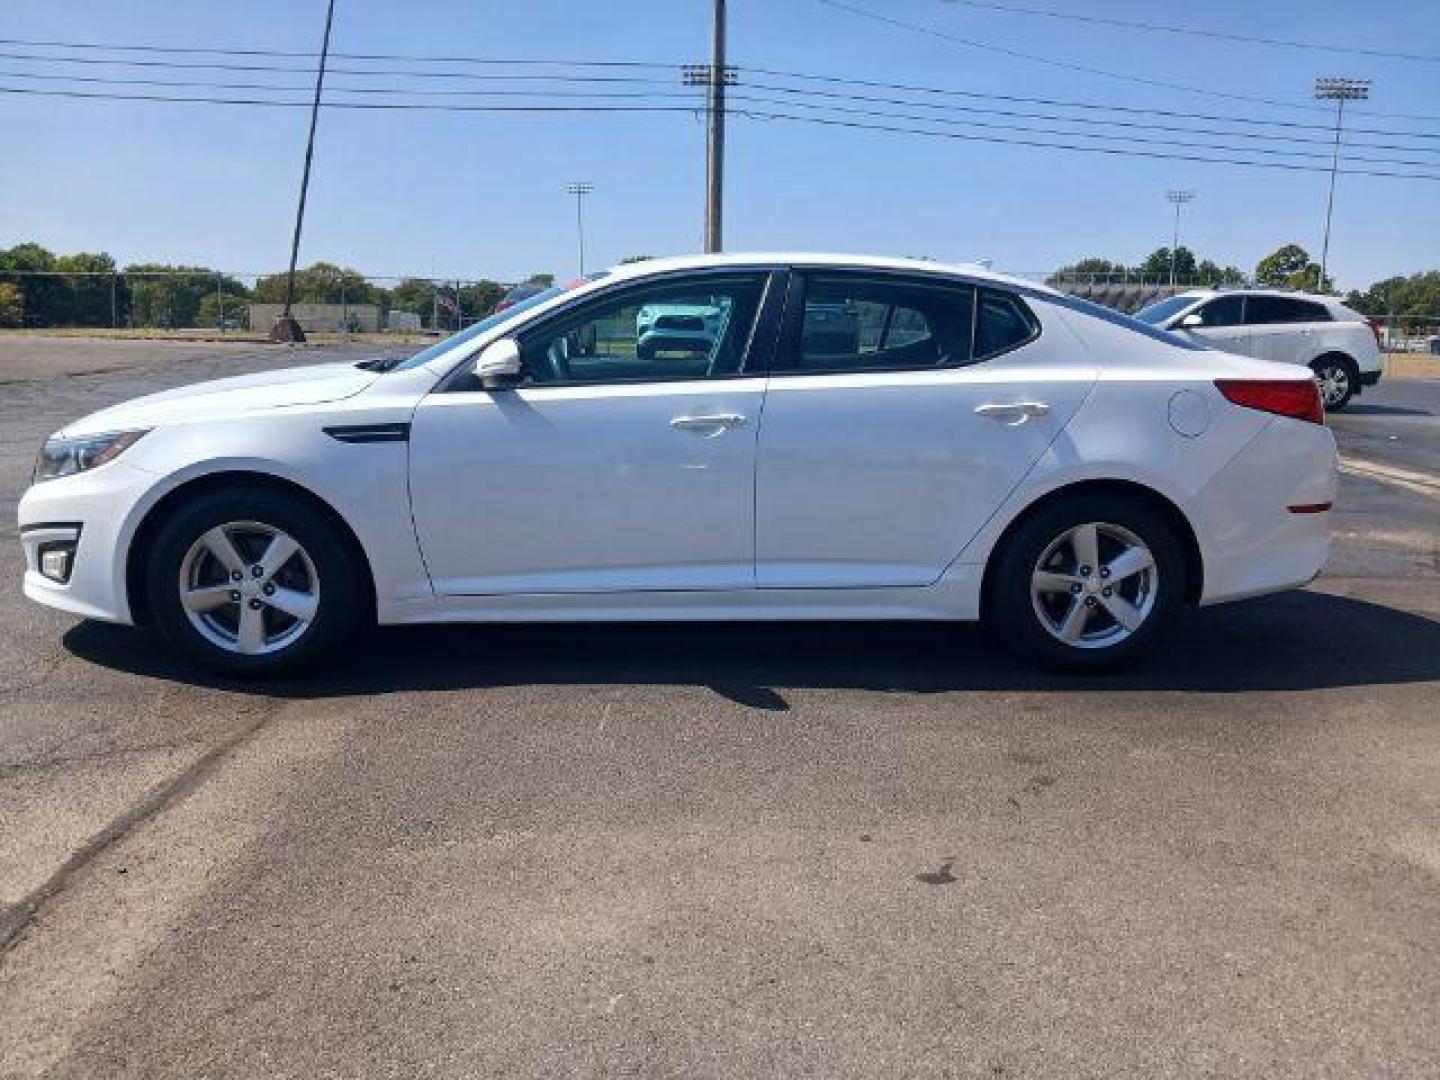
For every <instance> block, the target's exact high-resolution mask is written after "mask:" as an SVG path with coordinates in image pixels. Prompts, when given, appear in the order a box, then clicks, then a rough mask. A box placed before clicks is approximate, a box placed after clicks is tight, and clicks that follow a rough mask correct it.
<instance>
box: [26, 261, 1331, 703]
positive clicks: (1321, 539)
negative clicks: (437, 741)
mask: <svg viewBox="0 0 1440 1080" xmlns="http://www.w3.org/2000/svg"><path fill="white" fill-rule="evenodd" d="M656 305H660V306H667V307H672V306H681V307H683V306H686V305H697V306H710V307H722V308H723V309H724V310H725V311H726V312H727V313H728V314H727V318H726V319H725V320H724V327H723V331H722V332H720V333H719V334H718V335H717V336H716V338H715V340H714V341H713V342H712V343H711V345H710V347H709V349H708V351H706V352H705V353H704V354H703V355H699V356H697V355H693V354H692V353H690V352H689V351H681V352H679V353H678V354H677V353H672V352H669V351H666V350H660V351H653V350H646V349H640V348H638V347H637V345H638V342H637V330H636V327H637V314H638V313H639V312H640V311H642V310H643V309H645V308H646V307H647V306H650V307H652V308H654V307H655V306H656ZM836 312H843V313H844V316H845V324H846V326H847V327H848V328H849V329H847V332H846V333H844V334H837V333H834V332H832V330H831V329H830V327H831V324H833V323H834V322H835V314H836ZM579 341H588V342H591V343H593V345H592V347H590V348H586V349H579V348H575V347H574V344H575V343H576V342H579ZM1322 421H1323V411H1322V408H1321V404H1320V400H1319V396H1318V394H1317V391H1316V386H1315V381H1314V380H1313V379H1312V378H1311V376H1310V373H1309V372H1308V371H1306V370H1305V369H1303V368H1297V367H1295V366H1292V365H1281V364H1274V363H1268V362H1264V361H1260V360H1253V359H1248V358H1245V357H1239V356H1233V355H1229V354H1225V353H1221V352H1217V351H1214V350H1212V349H1209V348H1206V347H1204V346H1202V345H1198V344H1197V343H1195V342H1193V341H1189V340H1186V339H1185V338H1182V337H1178V336H1175V335H1172V334H1170V333H1168V332H1165V331H1161V330H1156V329H1154V328H1152V327H1150V326H1146V325H1144V324H1142V323H1139V322H1136V321H1134V320H1132V319H1129V318H1126V317H1125V316H1121V315H1117V314H1115V313H1114V312H1110V311H1108V310H1105V309H1103V308H1098V307H1095V306H1093V305H1091V304H1088V303H1086V302H1084V301H1078V300H1074V299H1072V298H1069V297H1066V296H1063V295H1061V294H1059V293H1056V292H1053V291H1051V290H1049V289H1045V288H1040V287H1037V286H1034V285H1030V284H1027V283H1025V282H1021V281H1016V280H1012V279H1009V278H1005V277H1002V276H999V275H995V274H991V273H988V272H986V271H984V270H981V269H978V268H973V267H946V266H941V265H938V264H935V263H929V262H918V261H910V260H895V259H879V258H867V257H838V256H805V255H775V256H755V255H749V256H746V255H724V256H705V257H693V258H681V259H662V260H652V261H648V262H644V263H639V264H635V265H634V266H630V267H625V268H623V269H620V270H616V271H613V272H611V273H608V274H604V275H601V276H599V277H598V278H597V279H595V280H592V281H589V282H586V283H583V284H582V285H581V286H580V287H579V288H575V289H572V290H569V291H565V290H559V289H552V290H548V291H546V292H543V293H541V294H539V295H537V296H535V297H532V298H530V299H529V300H526V301H525V302H523V303H521V304H518V305H516V306H514V307H510V308H508V309H506V310H505V311H503V312H501V313H500V314H498V315H496V316H493V317H492V318H490V319H487V320H485V321H483V322H480V323H477V324H476V325H475V326H472V327H470V328H469V329H467V330H465V331H464V332H463V333H461V334H457V335H456V336H454V337H452V338H450V339H449V340H446V341H443V342H440V343H438V344H436V345H434V346H432V347H431V348H428V349H426V350H424V351H423V352H420V353H418V354H416V355H415V356H412V357H410V358H409V359H407V360H399V361H372V362H367V363H362V364H339V363H337V364H327V365H322V366H318V367H305V368H296V369H290V370H284V371H279V372H271V373H266V374H261V375H252V376H246V377H242V378H235V379H224V380H221V381H218V382H212V383H206V384H203V385H200V386H193V387H189V388H185V389H180V390H172V391H169V392H166V393H161V394H154V395H151V396H149V397H144V398H140V399H138V400H136V401H131V402H128V403H126V404H123V405H117V406H115V407H114V408H110V409H107V410H104V411H102V412H100V413H97V414H95V415H93V416H90V417H87V418H85V419H83V420H79V421H76V422H75V423H74V424H71V425H70V426H68V427H67V428H65V429H64V430H63V431H61V432H59V433H57V434H56V435H54V436H53V437H52V438H51V439H50V440H49V441H48V442H47V443H46V444H45V447H44V449H43V450H42V452H41V454H40V459H39V462H38V464H37V467H36V473H35V482H34V484H33V486H32V487H31V488H30V489H29V491H27V492H26V494H25V496H24V498H23V499H22V500H21V503H20V510H19V517H20V527H21V538H22V541H23V544H24V547H25V555H26V572H25V586H24V587H25V592H26V594H27V595H28V596H29V597H30V598H32V599H34V600H37V601H39V602H40V603H43V604H48V605H51V606H52V607H57V608H61V609H63V610H65V611H69V612H73V613H75V614H77V615H81V616H84V617H86V618H92V619H102V620H106V621H110V622H117V623H126V624H139V623H152V624H154V625H156V626H158V628H159V629H160V631H161V632H162V633H163V634H164V636H165V637H166V638H167V639H168V641H169V642H170V643H171V644H172V645H173V646H174V647H175V648H177V649H178V650H180V651H182V652H183V653H184V654H186V655H188V656H189V657H191V658H193V659H194V660H196V661H199V662H202V663H205V664H208V665H210V666H212V667H217V668H220V669H223V670H225V671H227V672H229V673H232V674H245V673H257V674H258V673H268V672H271V671H274V670H277V669H280V668H287V667H291V666H294V665H297V664H299V663H301V662H303V661H309V660H311V659H313V658H314V657H315V656H317V655H318V654H320V653H322V652H324V651H326V650H328V649H331V648H333V647H334V646H335V645H336V644H337V643H338V642H340V641H341V640H342V639H343V638H344V637H345V636H346V635H347V634H349V633H350V632H351V631H353V630H355V629H357V628H359V627H361V626H363V625H365V624H367V623H370V622H374V621H378V622H380V623H387V624H400V623H434V622H469V621H490V622H520V621H566V620H637V619H649V620H693V619H795V620H799V619H955V620H969V619H977V618H978V619H984V620H986V621H987V622H988V623H989V624H990V625H991V626H993V627H994V628H995V630H996V631H997V632H998V633H999V634H1000V635H1001V636H1002V637H1003V638H1004V639H1005V640H1006V641H1008V642H1009V643H1010V644H1011V645H1013V646H1014V647H1016V648H1018V649H1020V650H1021V651H1023V652H1024V653H1026V654H1028V655H1029V656H1031V657H1033V658H1035V659H1037V660H1039V661H1042V662H1047V663H1050V664H1058V665H1062V666H1069V667H1072V668H1092V667H1098V666H1103V665H1106V664H1110V663H1113V662H1114V661H1117V660H1121V659H1124V658H1127V657H1130V656H1133V655H1134V654H1136V653H1137V652H1139V651H1140V650H1142V649H1144V648H1145V647H1147V646H1149V645H1150V644H1151V643H1152V642H1153V641H1154V640H1155V639H1156V638H1157V637H1159V636H1160V634H1161V631H1162V630H1163V628H1164V626H1165V624H1166V623H1167V622H1168V621H1169V620H1170V618H1171V616H1172V615H1174V614H1175V612H1176V611H1178V610H1179V609H1180V608H1181V607H1182V606H1184V605H1187V604H1190V605H1193V604H1202V605H1203V604H1211V603H1216V602H1218V601H1223V600H1234V599H1238V598H1240V597H1247V596H1254V595H1257V594H1260V593H1266V592H1272V591H1276V590H1280V589H1288V588H1292V587H1294V586H1298V585H1301V584H1303V583H1305V582H1307V581H1309V580H1310V579H1312V578H1313V577H1314V576H1315V575H1316V574H1317V573H1319V571H1320V568H1321V567H1322V566H1323V565H1324V563H1325V560H1326V557H1327V555H1328V553H1329V550H1330V531H1329V516H1330V515H1329V513H1328V512H1329V510H1330V506H1331V502H1332V500H1333V499H1334V497H1335V484H1336V479H1335V444H1334V440H1333V439H1332V437H1331V435H1330V432H1329V431H1328V430H1327V429H1326V428H1325V426H1324V424H1323V422H1322Z"/></svg>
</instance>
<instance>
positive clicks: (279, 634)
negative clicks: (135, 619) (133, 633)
mask: <svg viewBox="0 0 1440 1080" xmlns="http://www.w3.org/2000/svg"><path fill="white" fill-rule="evenodd" d="M347 551H348V545H347V544H346V542H345V538H344V537H343V536H341V535H340V534H339V531H338V530H337V529H336V527H335V526H334V524H332V523H331V521H330V520H329V519H328V518H327V516H326V515H325V514H323V513H321V512H320V511H318V510H316V509H315V508H314V507H312V506H310V505H309V504H308V503H306V502H305V501H304V500H302V499H299V498H296V497H294V496H290V495H287V494H285V493H283V492H276V491H271V490H267V489H259V488H257V489H235V490H230V491H221V492H213V493H210V494H207V495H202V496H200V497H198V498H196V499H195V500H193V501H191V502H189V503H186V504H185V505H183V506H182V507H181V508H180V509H179V510H178V511H177V512H176V513H174V514H173V515H172V516H171V517H170V518H169V519H168V520H167V521H166V522H165V523H164V524H163V525H162V526H161V527H160V529H159V530H158V532H157V533H155V534H154V548H153V550H152V551H151V552H149V553H147V555H148V558H147V563H146V592H147V597H148V600H149V604H150V610H151V612H152V613H153V614H154V617H155V622H156V624H157V625H158V626H159V628H160V631H161V632H162V633H163V634H164V635H165V637H166V638H167V639H168V640H169V641H170V642H171V644H173V645H174V646H175V647H176V648H177V649H178V650H180V651H181V652H182V653H184V654H185V655H186V656H187V657H189V658H190V659H192V660H194V661H195V662H197V663H200V664H203V665H205V666H207V667H210V668H212V669H215V670H218V671H222V672H224V673H226V674H229V675H259V674H270V673H276V672H280V671H283V670H291V669H294V668H296V667H298V666H300V665H302V664H304V663H307V662H310V661H312V660H314V659H315V658H317V657H318V656H319V655H321V654H322V653H324V652H326V651H328V650H329V649H331V648H333V647H334V646H335V645H337V644H338V643H339V642H340V641H341V640H343V638H344V637H345V636H346V635H347V634H348V633H349V632H350V631H351V630H352V629H353V628H354V626H355V624H356V623H357V622H358V620H359V614H360V598H361V590H360V588H359V584H358V580H357V576H356V569H355V567H354V566H353V564H352V560H350V559H348V558H347V556H346V553H347Z"/></svg>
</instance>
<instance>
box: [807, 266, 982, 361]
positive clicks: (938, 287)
mask: <svg viewBox="0 0 1440 1080" xmlns="http://www.w3.org/2000/svg"><path fill="white" fill-rule="evenodd" d="M974 305H975V290H974V289H973V288H971V287H970V286H968V285H958V284H957V285H950V284H931V283H928V282H918V281H907V280H903V279H892V278H885V277H865V276H862V275H853V274H843V273H829V274H812V275H809V276H807V278H806V279H805V305H804V310H803V312H802V313H801V319H800V334H799V341H798V342H797V343H796V347H795V349H794V350H793V354H792V359H791V362H790V364H789V366H790V367H791V368H792V369H797V370H799V371H804V372H812V373H813V372H846V371H886V370H906V369H914V368H932V367H942V366H947V365H955V364H964V363H968V362H969V360H970V334H971V327H972V324H973V323H974Z"/></svg>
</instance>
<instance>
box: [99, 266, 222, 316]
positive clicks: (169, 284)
mask: <svg viewBox="0 0 1440 1080" xmlns="http://www.w3.org/2000/svg"><path fill="white" fill-rule="evenodd" d="M125 274H126V276H127V280H128V282H129V286H130V314H131V319H132V321H133V323H134V325H136V326H161V327H191V326H204V327H213V326H215V325H216V319H217V316H218V308H211V309H210V311H209V315H208V318H206V317H202V315H201V310H200V305H201V304H202V303H203V302H204V300H205V297H206V296H209V295H211V294H213V293H214V292H216V290H217V288H218V289H221V290H223V291H224V292H225V293H228V294H233V295H243V294H244V293H245V292H246V289H245V285H244V284H243V283H242V282H241V281H239V280H238V279H236V278H232V277H230V276H228V275H226V274H217V273H216V272H215V271H214V270H211V269H209V268H208V267H204V266H171V265H168V264H166V263H135V264H133V265H131V266H127V267H125ZM214 302H215V303H217V304H218V301H214Z"/></svg>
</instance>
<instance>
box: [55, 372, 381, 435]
mask: <svg viewBox="0 0 1440 1080" xmlns="http://www.w3.org/2000/svg"><path fill="white" fill-rule="evenodd" d="M379 377H380V375H379V373H378V372H375V371H367V370H365V369H364V368H358V367H356V366H355V365H354V364H351V363H337V364H314V365H311V366H307V367H296V368H282V369H280V370H278V371H265V372H260V373H259V374H256V375H239V376H236V377H234V378H230V379H216V380H214V381H212V382H203V383H196V384H194V385H193V386H181V387H177V388H176V389H174V390H163V391H161V392H160V393H158V394H147V395H146V396H145V397H138V398H134V399H132V400H130V401H126V402H123V403H122V404H119V405H113V406H111V407H110V408H108V409H102V410H101V411H100V412H97V413H91V414H90V415H89V416H86V417H84V418H83V419H80V420H77V421H75V422H74V423H72V424H67V425H66V426H65V428H64V434H66V435H81V434H91V433H98V432H102V431H125V430H128V429H131V428H152V427H158V426H160V425H161V424H174V423H192V422H196V421H204V420H211V419H215V418H218V417H233V416H238V415H244V414H246V413H253V412H264V411H265V410H268V409H283V408H287V407H293V406H297V405H320V404H324V403H325V402H328V401H339V400H340V399H341V398H348V397H353V396H354V395H356V394H358V393H359V392H360V391H361V390H364V389H365V388H366V387H367V386H369V385H370V384H371V383H373V382H374V381H375V380H376V379H378V378H379Z"/></svg>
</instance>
